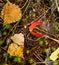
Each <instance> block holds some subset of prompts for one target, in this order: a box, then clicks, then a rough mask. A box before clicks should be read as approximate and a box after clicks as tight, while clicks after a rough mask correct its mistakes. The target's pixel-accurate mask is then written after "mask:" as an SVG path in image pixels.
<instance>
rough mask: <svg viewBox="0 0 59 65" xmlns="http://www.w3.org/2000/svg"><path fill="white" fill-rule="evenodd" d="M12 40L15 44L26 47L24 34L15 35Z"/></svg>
mask: <svg viewBox="0 0 59 65" xmlns="http://www.w3.org/2000/svg"><path fill="white" fill-rule="evenodd" d="M11 39H12V41H13V42H14V43H17V44H18V45H24V35H23V34H22V33H19V34H15V35H14V36H12V37H11Z"/></svg>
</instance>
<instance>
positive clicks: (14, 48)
mask: <svg viewBox="0 0 59 65" xmlns="http://www.w3.org/2000/svg"><path fill="white" fill-rule="evenodd" d="M23 49H24V46H18V45H17V44H15V43H12V44H10V46H9V48H8V51H7V52H8V53H9V54H10V55H11V56H19V57H21V58H23V59H24V55H23Z"/></svg>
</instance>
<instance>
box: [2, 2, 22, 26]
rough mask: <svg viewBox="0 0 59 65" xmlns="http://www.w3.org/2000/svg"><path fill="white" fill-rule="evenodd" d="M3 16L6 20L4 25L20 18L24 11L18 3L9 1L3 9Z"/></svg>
mask: <svg viewBox="0 0 59 65" xmlns="http://www.w3.org/2000/svg"><path fill="white" fill-rule="evenodd" d="M1 16H2V19H3V20H4V25H6V24H10V23H14V22H17V21H18V20H20V19H21V17H22V12H21V9H20V8H19V7H18V6H17V5H15V4H12V3H10V2H7V3H6V4H5V5H4V7H3V9H2V11H1Z"/></svg>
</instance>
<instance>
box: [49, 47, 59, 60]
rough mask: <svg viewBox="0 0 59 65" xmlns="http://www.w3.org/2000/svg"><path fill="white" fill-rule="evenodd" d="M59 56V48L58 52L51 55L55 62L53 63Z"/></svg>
mask: <svg viewBox="0 0 59 65" xmlns="http://www.w3.org/2000/svg"><path fill="white" fill-rule="evenodd" d="M58 55H59V48H58V49H56V50H55V51H54V52H53V53H52V54H51V56H50V59H51V60H53V61H55V60H56V59H57V58H58V57H59V56H58Z"/></svg>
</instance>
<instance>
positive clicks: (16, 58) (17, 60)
mask: <svg viewBox="0 0 59 65" xmlns="http://www.w3.org/2000/svg"><path fill="white" fill-rule="evenodd" d="M13 61H14V62H17V63H20V62H21V61H22V59H21V58H20V57H14V59H13Z"/></svg>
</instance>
